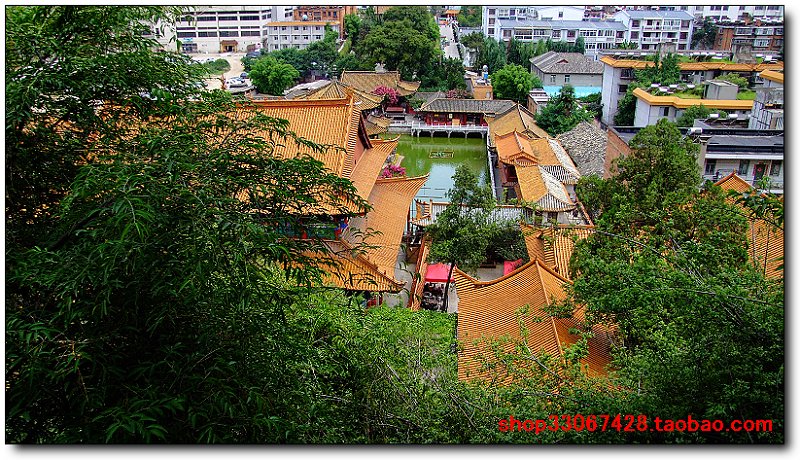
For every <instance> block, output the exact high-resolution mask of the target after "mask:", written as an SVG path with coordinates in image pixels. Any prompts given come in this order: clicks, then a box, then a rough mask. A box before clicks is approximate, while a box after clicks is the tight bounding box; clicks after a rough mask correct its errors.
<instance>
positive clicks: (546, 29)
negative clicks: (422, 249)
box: [489, 19, 625, 56]
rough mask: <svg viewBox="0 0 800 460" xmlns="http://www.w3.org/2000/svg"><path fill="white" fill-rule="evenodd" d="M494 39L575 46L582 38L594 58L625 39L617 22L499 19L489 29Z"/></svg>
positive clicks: (623, 28) (622, 28) (587, 52)
mask: <svg viewBox="0 0 800 460" xmlns="http://www.w3.org/2000/svg"><path fill="white" fill-rule="evenodd" d="M489 30H490V31H492V30H493V31H494V35H490V36H491V37H493V38H494V39H496V40H502V41H508V40H511V38H515V39H517V40H520V41H526V42H530V41H534V42H536V41H539V40H547V39H550V40H553V41H556V42H557V41H565V42H568V43H571V44H574V43H575V42H576V41H577V40H578V37H583V41H584V45H585V46H586V55H588V56H594V55H596V53H597V52H598V51H599V50H607V49H613V48H616V47H617V46H618V45H619V44H620V43H622V42H623V41H624V40H625V26H624V25H622V23H620V22H616V21H564V20H552V21H542V20H532V19H525V20H518V19H498V20H497V21H496V22H495V23H494V26H493V27H491V28H490V29H489Z"/></svg>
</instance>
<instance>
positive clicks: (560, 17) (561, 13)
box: [558, 11, 564, 19]
mask: <svg viewBox="0 0 800 460" xmlns="http://www.w3.org/2000/svg"><path fill="white" fill-rule="evenodd" d="M563 17H564V12H563V11H559V12H558V19H562V18H563Z"/></svg>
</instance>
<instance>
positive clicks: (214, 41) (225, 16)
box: [156, 6, 294, 53]
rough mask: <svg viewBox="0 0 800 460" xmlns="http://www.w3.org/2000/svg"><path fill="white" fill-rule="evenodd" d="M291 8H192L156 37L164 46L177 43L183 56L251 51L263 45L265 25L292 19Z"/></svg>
mask: <svg viewBox="0 0 800 460" xmlns="http://www.w3.org/2000/svg"><path fill="white" fill-rule="evenodd" d="M293 8H294V7H291V6H203V7H195V8H194V9H193V11H192V12H191V13H188V14H186V15H185V16H183V17H182V18H180V20H178V21H177V22H176V23H175V24H168V25H165V27H163V33H162V32H161V31H160V30H159V33H157V34H156V38H157V39H158V40H159V42H161V43H162V44H163V45H164V46H165V47H170V46H171V45H172V46H174V43H175V41H174V39H175V38H177V40H178V41H179V42H180V45H181V51H183V52H186V53H226V52H245V51H255V50H257V49H260V48H261V47H262V46H263V42H264V40H263V38H264V32H265V29H266V25H267V24H269V23H270V22H272V21H284V20H286V19H291V18H292V10H293Z"/></svg>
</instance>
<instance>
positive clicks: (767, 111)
mask: <svg viewBox="0 0 800 460" xmlns="http://www.w3.org/2000/svg"><path fill="white" fill-rule="evenodd" d="M759 77H760V78H759V80H760V81H761V82H762V84H761V86H760V87H758V88H756V100H755V101H754V102H753V112H752V113H751V115H750V124H749V125H748V127H749V128H751V129H783V73H782V72H777V71H774V70H765V71H763V72H761V73H760V74H759Z"/></svg>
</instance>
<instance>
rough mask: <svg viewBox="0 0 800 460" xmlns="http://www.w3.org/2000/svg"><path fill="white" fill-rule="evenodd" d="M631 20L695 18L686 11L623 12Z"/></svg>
mask: <svg viewBox="0 0 800 460" xmlns="http://www.w3.org/2000/svg"><path fill="white" fill-rule="evenodd" d="M622 12H624V13H626V14H627V15H628V16H630V18H631V19H653V18H658V19H684V20H694V16H693V15H691V14H689V13H688V12H686V11H669V10H667V11H665V10H622V11H620V13H622Z"/></svg>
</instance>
